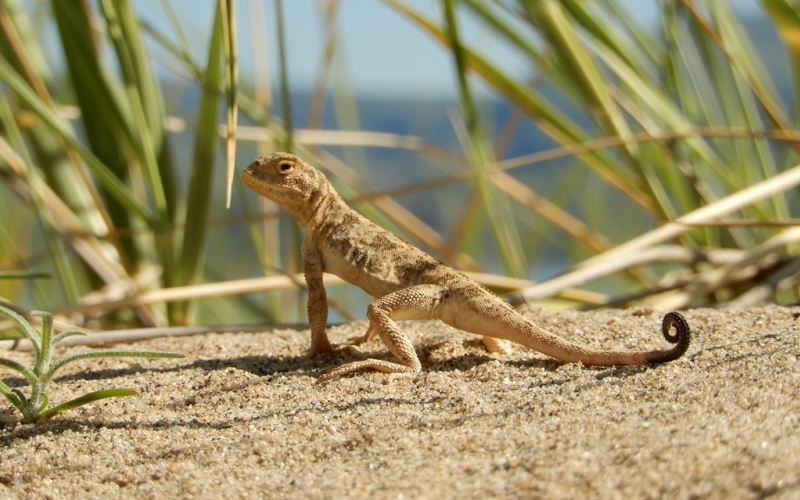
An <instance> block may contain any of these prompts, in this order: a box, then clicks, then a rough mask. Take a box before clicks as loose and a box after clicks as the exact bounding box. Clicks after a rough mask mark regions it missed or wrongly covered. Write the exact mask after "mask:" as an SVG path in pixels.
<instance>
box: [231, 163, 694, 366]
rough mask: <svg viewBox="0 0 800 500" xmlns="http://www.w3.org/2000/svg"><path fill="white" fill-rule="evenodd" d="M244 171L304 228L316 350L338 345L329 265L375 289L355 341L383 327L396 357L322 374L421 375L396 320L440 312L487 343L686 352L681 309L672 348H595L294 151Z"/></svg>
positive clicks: (569, 357) (560, 349)
mask: <svg viewBox="0 0 800 500" xmlns="http://www.w3.org/2000/svg"><path fill="white" fill-rule="evenodd" d="M242 181H243V182H244V184H245V185H246V186H247V187H248V188H250V189H251V190H253V191H255V192H256V193H258V194H259V195H261V196H264V197H265V198H267V199H269V200H272V201H273V202H275V203H276V204H277V205H278V206H280V207H281V208H282V209H283V210H285V211H286V212H287V213H288V214H289V215H291V216H292V217H293V218H294V219H295V220H296V221H297V222H298V223H299V224H300V225H301V226H302V227H303V229H304V230H305V233H306V236H305V238H304V240H303V242H302V245H301V254H302V257H303V273H304V275H305V280H306V285H307V288H308V304H307V307H308V322H309V327H310V329H311V349H310V351H309V352H310V354H311V355H317V354H321V353H326V352H330V351H332V350H333V345H332V344H331V342H330V341H329V340H328V336H327V333H326V326H327V318H328V303H327V295H326V291H325V286H324V283H323V273H325V272H327V273H332V274H335V275H337V276H339V277H340V278H342V279H343V280H344V281H346V282H348V283H350V284H352V285H356V286H358V287H360V288H362V289H363V290H364V291H365V292H367V293H368V294H370V295H371V296H373V297H374V298H375V300H374V301H373V302H372V303H371V304H370V305H369V306H368V307H367V319H368V320H369V327H368V329H367V332H366V333H365V334H364V335H363V336H360V337H356V338H355V339H351V341H352V342H353V343H354V344H361V343H363V342H366V341H368V340H370V339H371V338H373V337H375V335H378V336H379V337H380V338H381V340H382V341H383V343H384V344H385V345H386V347H387V348H388V350H389V352H391V354H392V355H394V357H395V358H396V359H397V360H398V361H399V363H396V362H392V361H387V360H381V359H364V360H359V361H353V362H350V363H347V364H344V365H341V366H339V367H336V368H334V369H332V370H330V371H328V372H326V373H323V374H322V375H321V376H320V377H319V382H324V381H327V380H331V379H333V378H336V377H341V376H342V375H345V374H348V373H351V372H353V371H356V370H361V369H373V370H379V371H382V372H386V373H389V374H393V376H394V377H400V378H405V377H415V376H417V375H418V374H419V373H420V372H421V370H422V366H421V364H420V361H419V358H418V356H417V354H416V352H415V350H414V346H413V344H412V343H411V340H410V339H409V338H408V336H407V335H406V334H405V333H404V332H403V331H402V329H401V328H400V327H399V326H398V324H397V323H396V322H395V320H412V319H439V320H441V321H443V322H444V323H446V324H448V325H450V326H452V327H454V328H457V329H460V330H464V331H467V332H470V333H474V334H478V335H482V336H483V337H484V340H488V341H489V342H487V347H489V348H490V350H491V348H492V345H493V344H492V342H491V341H492V340H493V339H505V340H510V341H512V342H516V343H519V344H522V345H523V346H526V347H528V348H531V349H534V350H536V351H539V352H540V353H542V354H545V355H547V356H549V357H552V358H555V359H556V360H558V361H561V362H565V363H571V362H580V363H583V364H584V365H586V366H622V365H649V364H656V363H664V362H667V361H672V360H675V359H677V358H679V357H681V356H682V355H683V354H684V353H685V352H686V350H687V349H688V348H689V343H690V341H691V332H690V328H689V325H688V323H687V321H686V320H685V318H684V317H683V316H682V315H681V314H680V313H678V312H669V313H667V314H666V315H665V316H664V318H663V320H662V324H661V330H662V334H663V335H664V338H665V339H666V340H667V341H668V342H670V343H672V344H674V346H672V347H671V348H669V349H657V350H653V351H632V352H628V351H613V350H595V349H590V348H587V347H584V346H581V345H579V344H576V343H573V342H570V341H568V340H566V339H564V338H563V337H560V336H558V335H556V334H554V333H551V332H550V331H548V330H546V329H545V328H544V327H542V326H541V325H539V324H538V323H536V322H535V321H533V320H531V319H529V318H527V317H525V316H524V315H523V314H522V313H520V312H519V311H517V310H516V309H514V307H512V306H511V305H510V304H509V303H507V302H506V301H504V300H503V299H502V298H500V297H499V296H497V295H495V294H494V293H493V292H491V291H490V290H488V289H486V288H484V287H483V286H482V285H480V284H479V283H477V282H475V281H473V280H472V279H470V278H469V277H468V276H466V275H465V274H463V273H461V272H459V271H457V270H455V269H453V268H451V267H449V266H447V265H446V264H444V263H442V262H440V261H438V260H436V259H435V258H433V257H432V256H430V255H428V254H427V253H426V252H424V251H422V250H420V249H419V248H417V247H415V246H413V245H411V244H410V243H408V242H406V241H404V240H403V239H401V238H399V237H398V236H396V235H394V234H393V233H391V232H389V231H387V230H385V229H383V228H381V227H380V226H378V225H376V224H375V223H373V222H372V221H370V220H369V219H367V218H366V217H364V216H363V215H361V214H360V213H358V212H356V211H355V210H353V209H352V208H350V207H349V206H348V205H347V203H346V202H345V201H344V199H343V198H342V197H341V196H340V195H339V193H338V192H337V191H336V190H335V189H334V188H333V186H332V185H331V183H330V182H329V181H328V179H327V178H326V177H325V175H324V174H323V173H322V172H321V171H319V170H317V169H316V168H314V167H312V166H311V165H309V164H308V163H306V162H305V161H303V160H302V159H300V158H299V157H297V156H295V155H292V154H289V153H273V154H270V155H267V156H261V157H258V158H256V159H255V161H253V162H252V163H251V164H250V165H249V166H248V167H247V168H246V169H245V170H243V171H242ZM673 328H674V329H675V333H673V332H672V330H673Z"/></svg>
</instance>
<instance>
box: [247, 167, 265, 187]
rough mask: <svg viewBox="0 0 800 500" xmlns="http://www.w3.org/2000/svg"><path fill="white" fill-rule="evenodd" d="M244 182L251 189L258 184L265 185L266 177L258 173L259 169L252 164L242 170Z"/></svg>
mask: <svg viewBox="0 0 800 500" xmlns="http://www.w3.org/2000/svg"><path fill="white" fill-rule="evenodd" d="M242 182H244V185H245V186H247V187H249V188H250V189H255V188H257V187H258V186H263V185H264V184H265V182H264V179H262V178H261V176H260V175H258V170H256V169H255V168H253V165H252V164H251V165H250V166H248V167H247V168H246V169H244V170H242Z"/></svg>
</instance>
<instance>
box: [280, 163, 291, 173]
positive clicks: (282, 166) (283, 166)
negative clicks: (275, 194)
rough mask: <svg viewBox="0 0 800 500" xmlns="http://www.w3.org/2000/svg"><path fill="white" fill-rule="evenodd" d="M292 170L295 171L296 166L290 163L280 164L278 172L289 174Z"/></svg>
mask: <svg viewBox="0 0 800 500" xmlns="http://www.w3.org/2000/svg"><path fill="white" fill-rule="evenodd" d="M292 170H294V165H292V164H291V163H289V162H288V161H284V162H281V163H278V172H280V173H282V174H288V173H289V172H291V171H292Z"/></svg>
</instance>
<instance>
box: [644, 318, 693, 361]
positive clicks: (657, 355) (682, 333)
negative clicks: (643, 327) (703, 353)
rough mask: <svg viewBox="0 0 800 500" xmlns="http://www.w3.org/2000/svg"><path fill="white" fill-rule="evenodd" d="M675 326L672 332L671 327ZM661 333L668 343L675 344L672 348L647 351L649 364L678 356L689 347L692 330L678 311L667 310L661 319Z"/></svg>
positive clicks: (671, 359) (670, 359)
mask: <svg viewBox="0 0 800 500" xmlns="http://www.w3.org/2000/svg"><path fill="white" fill-rule="evenodd" d="M673 327H674V328H675V333H674V334H673V333H672V328H673ZM661 333H663V334H664V338H665V339H666V340H667V342H669V343H670V344H675V346H674V347H673V348H672V349H664V350H660V351H650V352H648V353H647V355H646V357H647V362H648V363H650V364H656V363H666V362H667V361H673V360H675V359H678V358H680V357H681V356H683V355H684V354H685V353H686V350H687V349H689V344H690V343H691V342H692V332H691V329H690V328H689V323H687V322H686V318H684V317H683V315H682V314H681V313H679V312H675V311H672V312H668V313H667V314H665V315H664V319H663V320H661Z"/></svg>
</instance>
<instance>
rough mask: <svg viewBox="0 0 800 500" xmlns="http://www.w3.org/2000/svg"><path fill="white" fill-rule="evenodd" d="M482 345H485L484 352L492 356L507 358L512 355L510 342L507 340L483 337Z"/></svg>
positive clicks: (512, 350)
mask: <svg viewBox="0 0 800 500" xmlns="http://www.w3.org/2000/svg"><path fill="white" fill-rule="evenodd" d="M483 345H485V346H486V350H487V351H489V352H491V353H492V354H502V355H503V356H507V355H509V354H513V353H514V349H513V347H512V346H511V342H509V341H507V340H503V339H496V338H494V337H487V336H484V337H483Z"/></svg>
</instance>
